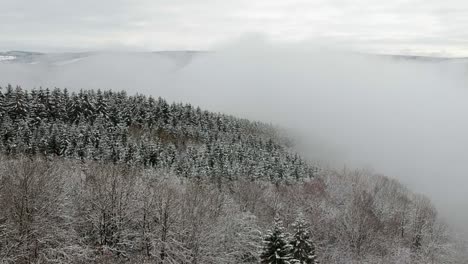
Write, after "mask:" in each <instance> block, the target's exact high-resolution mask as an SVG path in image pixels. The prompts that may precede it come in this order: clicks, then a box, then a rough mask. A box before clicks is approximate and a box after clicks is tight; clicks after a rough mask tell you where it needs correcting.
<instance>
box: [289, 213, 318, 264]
mask: <svg viewBox="0 0 468 264" xmlns="http://www.w3.org/2000/svg"><path fill="white" fill-rule="evenodd" d="M293 228H294V235H293V237H292V239H291V242H290V244H291V246H292V250H291V253H292V257H293V258H294V262H292V263H295V264H316V263H318V262H317V257H316V256H315V246H314V243H313V242H312V239H311V237H310V232H309V227H308V224H307V222H306V221H305V220H304V218H303V217H302V216H299V218H298V219H297V220H296V222H295V223H294V224H293Z"/></svg>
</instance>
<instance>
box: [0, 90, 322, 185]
mask: <svg viewBox="0 0 468 264" xmlns="http://www.w3.org/2000/svg"><path fill="white" fill-rule="evenodd" d="M0 92H1V93H0V122H1V123H0V151H1V152H3V153H6V154H10V155H16V154H28V155H37V154H41V155H57V156H63V157H67V158H75V159H80V160H82V161H83V162H85V161H86V160H90V159H91V160H96V161H102V162H113V163H128V164H142V165H144V166H151V167H156V168H160V169H165V170H170V171H174V172H176V173H177V174H178V175H181V176H185V177H205V178H208V179H212V180H213V181H215V182H217V183H219V184H221V183H222V182H223V181H226V180H234V179H236V178H237V177H248V178H250V179H252V180H257V179H268V180H271V181H273V182H280V181H289V180H298V179H304V178H310V177H312V176H313V174H314V173H315V170H316V168H315V167H312V166H310V165H308V164H307V163H306V162H305V161H304V160H302V159H301V158H300V157H298V156H297V155H296V154H294V153H291V152H290V151H289V149H288V147H286V146H287V145H288V144H287V142H288V141H287V139H285V138H284V137H283V136H281V135H280V134H279V133H278V131H277V130H276V129H275V128H274V127H273V126H271V125H268V124H263V123H259V122H251V121H248V120H245V119H239V118H234V117H232V116H227V115H222V114H218V113H211V112H208V111H203V110H201V109H200V108H194V107H192V106H191V105H189V104H185V105H184V104H181V103H178V104H175V103H173V104H169V103H167V102H166V101H165V100H164V99H162V98H158V99H154V98H152V97H146V96H142V95H135V96H128V95H127V94H126V93H125V92H113V91H105V92H103V91H100V90H98V91H97V92H95V91H93V90H89V91H85V90H81V91H80V92H78V93H71V94H69V93H68V91H67V90H61V89H58V88H55V89H53V90H52V91H51V90H49V89H45V90H44V89H42V88H40V89H39V90H32V91H30V92H29V93H28V92H27V91H25V90H22V89H21V88H20V87H17V88H16V89H14V88H13V87H12V86H11V85H8V86H7V87H6V89H0Z"/></svg>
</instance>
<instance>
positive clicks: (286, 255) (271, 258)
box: [260, 217, 293, 264]
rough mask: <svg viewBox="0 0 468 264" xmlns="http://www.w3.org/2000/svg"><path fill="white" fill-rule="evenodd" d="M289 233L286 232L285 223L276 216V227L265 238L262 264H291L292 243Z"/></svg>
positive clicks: (261, 257) (261, 256) (261, 258)
mask: <svg viewBox="0 0 468 264" xmlns="http://www.w3.org/2000/svg"><path fill="white" fill-rule="evenodd" d="M287 237H288V234H286V233H284V228H283V223H282V221H281V220H280V219H279V217H275V223H274V228H273V230H272V231H269V232H268V234H267V235H266V236H265V238H264V240H263V241H264V247H263V251H262V253H261V255H260V263H261V264H291V263H293V262H292V257H291V248H292V247H291V244H289V243H288V238H287Z"/></svg>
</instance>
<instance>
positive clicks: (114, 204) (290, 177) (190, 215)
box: [0, 86, 464, 264]
mask: <svg viewBox="0 0 468 264" xmlns="http://www.w3.org/2000/svg"><path fill="white" fill-rule="evenodd" d="M0 120H1V123H0V150H1V152H2V153H0V263H2V264H3V263H8V264H10V263H21V264H22V263H76V264H79V263H83V264H84V263H109V264H110V263H158V264H241V263H252V264H253V263H261V264H316V263H328V264H365V263H368V264H388V263H401V264H427V263H447V264H449V263H453V264H455V263H464V262H462V261H460V259H461V258H460V256H459V255H458V254H459V253H460V252H461V249H463V248H464V247H463V246H462V245H460V244H458V242H457V240H456V239H454V237H453V234H452V233H451V232H450V230H449V229H448V228H447V227H446V226H445V224H444V223H443V222H442V221H441V220H440V219H439V217H438V214H437V211H436V210H435V208H434V207H433V206H432V204H431V203H430V201H429V200H428V199H427V198H425V197H424V196H421V195H417V194H413V193H412V192H410V191H409V190H407V189H406V188H405V187H404V186H402V185H400V184H399V183H398V182H396V181H395V180H392V179H389V178H387V177H384V176H381V175H376V174H374V173H371V172H369V171H364V170H356V171H349V170H343V171H334V170H331V169H327V170H325V169H321V170H318V169H317V167H315V166H312V165H310V164H309V163H308V162H306V161H305V160H304V159H302V158H301V157H300V156H299V155H297V154H295V153H294V151H293V150H292V149H293V148H292V147H293V143H292V141H290V140H288V139H287V137H285V136H283V135H282V133H280V132H279V131H278V130H277V129H276V128H275V127H274V126H272V125H268V124H264V123H259V122H252V121H249V120H245V119H239V118H235V117H232V116H227V115H223V114H217V113H212V112H208V111H203V110H201V109H200V108H194V107H192V106H190V105H188V104H180V103H179V104H175V103H173V104H169V103H168V102H166V101H165V100H164V99H162V98H158V99H154V98H151V97H145V96H142V95H135V96H128V95H127V94H125V93H124V92H113V91H105V92H102V91H93V90H89V91H80V92H79V93H69V92H68V91H67V90H60V89H53V90H49V89H38V90H31V91H27V90H23V89H21V88H19V87H17V88H13V87H12V86H7V87H5V88H4V89H2V90H1V93H0Z"/></svg>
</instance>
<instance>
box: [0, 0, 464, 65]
mask: <svg viewBox="0 0 468 264" xmlns="http://www.w3.org/2000/svg"><path fill="white" fill-rule="evenodd" d="M0 19H1V21H2V22H1V24H0V36H1V41H0V49H1V50H9V49H30V50H40V51H41V50H42V51H57V50H96V49H145V50H164V49H211V48H213V46H214V45H217V44H219V43H224V42H229V41H230V40H232V39H236V38H238V37H240V36H242V35H244V34H248V33H260V34H263V35H265V36H266V37H267V38H271V39H272V40H274V41H278V42H283V41H286V42H287V41H304V40H307V41H320V42H325V43H331V44H334V45H336V46H338V47H344V48H351V49H357V50H363V51H370V52H382V53H400V54H401V53H403V54H425V55H440V56H468V29H467V28H468V1H465V0H447V1H440V0H392V1H388V0H385V1H384V0H287V1H286V0H257V1H252V0H235V1H231V0H230V1H224V0H197V1H195V0H98V1H96V0H80V1H76V0H75V1H71V0H41V1H33V0H0Z"/></svg>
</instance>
